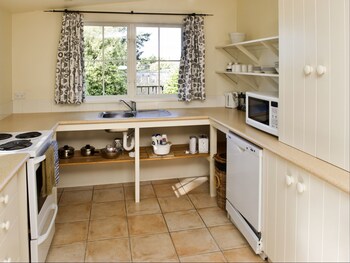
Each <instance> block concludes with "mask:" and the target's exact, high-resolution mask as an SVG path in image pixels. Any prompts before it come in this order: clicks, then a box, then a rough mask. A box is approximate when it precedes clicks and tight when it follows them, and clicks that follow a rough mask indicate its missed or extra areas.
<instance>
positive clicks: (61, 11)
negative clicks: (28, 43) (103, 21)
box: [44, 9, 213, 16]
mask: <svg viewBox="0 0 350 263" xmlns="http://www.w3.org/2000/svg"><path fill="white" fill-rule="evenodd" d="M44 12H52V13H65V12H66V13H85V14H119V15H151V16H157V15H161V16H213V14H196V13H189V14H186V13H149V12H134V11H130V12H114V11H80V10H67V9H64V10H55V9H53V10H45V11H44Z"/></svg>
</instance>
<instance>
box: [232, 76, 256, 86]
mask: <svg viewBox="0 0 350 263" xmlns="http://www.w3.org/2000/svg"><path fill="white" fill-rule="evenodd" d="M237 77H238V78H239V79H240V80H242V81H243V82H245V83H247V84H248V85H249V86H250V87H252V88H253V89H255V90H258V89H259V86H258V84H257V83H256V82H255V81H251V80H250V79H247V78H246V77H245V76H243V75H237Z"/></svg>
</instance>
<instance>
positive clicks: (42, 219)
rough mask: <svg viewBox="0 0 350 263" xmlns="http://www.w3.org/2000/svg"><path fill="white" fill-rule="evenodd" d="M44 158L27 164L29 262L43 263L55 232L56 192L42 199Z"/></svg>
mask: <svg viewBox="0 0 350 263" xmlns="http://www.w3.org/2000/svg"><path fill="white" fill-rule="evenodd" d="M45 158H46V156H45V155H43V156H40V157H36V158H30V159H29V160H28V162H27V181H28V209H29V226H30V240H31V241H30V249H31V261H32V262H37V261H40V262H43V261H45V259H46V256H47V253H48V251H49V248H50V244H51V241H52V238H53V235H54V232H55V219H56V215H57V210H58V207H57V191H56V187H54V188H53V190H52V194H50V195H48V196H46V197H45V198H43V197H42V196H41V187H42V168H41V165H42V162H43V161H44V160H45Z"/></svg>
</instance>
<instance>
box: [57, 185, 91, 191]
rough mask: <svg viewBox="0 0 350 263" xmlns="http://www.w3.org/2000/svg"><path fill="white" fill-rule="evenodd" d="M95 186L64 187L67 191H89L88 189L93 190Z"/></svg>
mask: <svg viewBox="0 0 350 263" xmlns="http://www.w3.org/2000/svg"><path fill="white" fill-rule="evenodd" d="M93 188H94V187H93V186H75V187H66V188H64V191H65V192H68V191H87V190H92V189H93Z"/></svg>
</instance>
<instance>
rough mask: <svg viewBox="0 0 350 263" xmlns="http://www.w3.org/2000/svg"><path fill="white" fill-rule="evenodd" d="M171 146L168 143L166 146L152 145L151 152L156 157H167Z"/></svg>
mask: <svg viewBox="0 0 350 263" xmlns="http://www.w3.org/2000/svg"><path fill="white" fill-rule="evenodd" d="M171 145H172V144H171V143H170V142H168V143H167V144H156V145H152V146H153V152H154V153H155V154H156V155H167V154H169V152H170V148H171Z"/></svg>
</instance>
